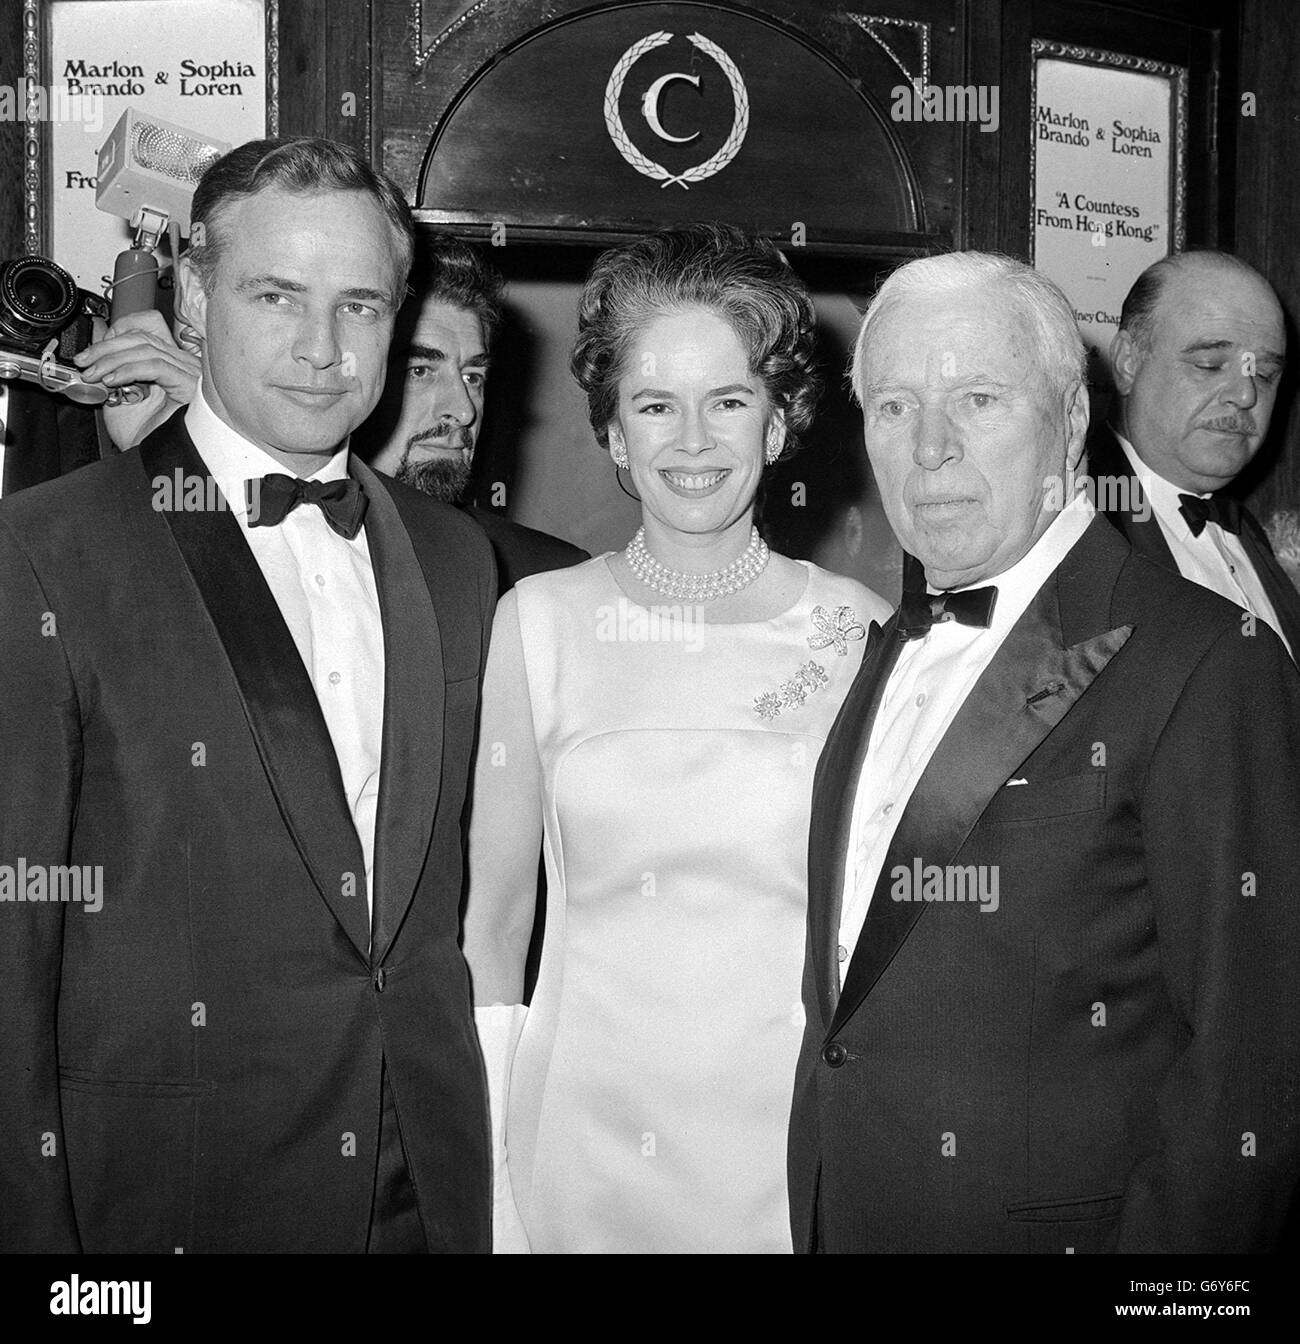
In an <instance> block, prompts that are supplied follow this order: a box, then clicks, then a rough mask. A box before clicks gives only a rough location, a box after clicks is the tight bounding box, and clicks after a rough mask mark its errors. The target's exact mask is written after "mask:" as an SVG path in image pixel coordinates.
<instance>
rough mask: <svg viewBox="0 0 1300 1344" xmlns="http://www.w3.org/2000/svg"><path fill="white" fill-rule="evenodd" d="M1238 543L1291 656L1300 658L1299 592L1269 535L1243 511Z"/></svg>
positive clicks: (1247, 512) (1249, 514)
mask: <svg viewBox="0 0 1300 1344" xmlns="http://www.w3.org/2000/svg"><path fill="white" fill-rule="evenodd" d="M1241 544H1242V547H1243V549H1244V550H1245V552H1246V554H1247V555H1248V556H1250V562H1251V564H1252V565H1254V566H1255V573H1256V574H1258V575H1259V581H1260V583H1261V584H1263V586H1264V591H1265V592H1266V593H1267V594H1268V600H1269V601H1270V602H1271V603H1272V604H1273V610H1274V611H1275V612H1277V619H1278V621H1279V622H1280V623H1281V626H1282V632H1283V634H1285V635H1286V637H1287V642H1288V643H1289V644H1290V645H1291V654H1292V657H1293V658H1298V659H1300V592H1297V591H1296V587H1295V584H1293V583H1292V582H1291V580H1290V579H1289V578H1288V577H1287V572H1286V570H1284V569H1283V568H1282V566H1281V564H1280V563H1279V561H1278V558H1277V556H1275V555H1274V554H1273V548H1272V547H1271V546H1270V545H1269V544H1268V534H1267V533H1266V532H1265V531H1264V529H1263V528H1262V527H1261V526H1260V524H1259V523H1258V522H1257V521H1256V519H1255V517H1254V515H1253V514H1252V513H1250V512H1249V511H1248V510H1247V509H1245V508H1243V509H1242V511H1241Z"/></svg>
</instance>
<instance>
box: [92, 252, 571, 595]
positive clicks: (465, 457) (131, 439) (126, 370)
mask: <svg viewBox="0 0 1300 1344" xmlns="http://www.w3.org/2000/svg"><path fill="white" fill-rule="evenodd" d="M503 284H504V282H503V280H502V277H501V275H500V273H499V272H497V271H496V269H495V268H493V267H491V266H489V265H488V264H487V263H486V262H485V261H484V260H483V258H482V256H481V255H480V254H479V253H478V252H477V251H476V250H475V249H474V248H472V247H470V246H469V245H468V244H467V243H463V242H461V241H460V240H459V239H458V238H453V237H452V236H451V235H450V234H445V233H427V232H425V231H423V230H422V231H420V232H419V233H418V234H417V236H416V241H415V257H414V264H413V266H412V269H411V279H410V285H409V287H408V288H409V291H410V297H409V298H408V299H407V301H406V303H405V304H404V305H403V306H402V309H401V311H400V312H399V313H398V315H397V321H396V324H395V326H394V330H393V341H392V345H391V347H390V350H389V372H388V380H387V382H386V384H385V386H384V393H383V396H382V397H381V398H380V401H379V405H378V406H377V407H376V409H375V411H374V413H373V414H372V415H371V416H370V417H369V418H368V419H367V420H366V423H365V424H364V425H363V426H362V427H361V428H360V429H359V430H358V431H357V433H356V435H355V436H354V442H353V450H354V451H355V452H356V453H358V454H359V455H360V456H361V457H363V458H364V459H365V460H366V461H367V462H368V463H369V464H370V465H371V466H372V467H374V468H375V470H377V471H383V472H386V473H387V474H388V475H390V476H394V477H396V478H397V480H399V481H402V482H403V483H405V484H406V485H412V486H414V487H415V488H416V489H417V490H420V491H423V492H424V493H425V494H427V495H431V496H432V497H433V498H434V499H439V500H442V501H443V503H446V504H456V505H460V506H462V507H463V508H464V511H465V512H466V513H467V514H468V515H469V516H470V517H471V518H472V519H473V520H474V521H475V522H476V523H477V524H478V525H479V527H481V528H482V529H483V531H484V532H486V533H487V535H488V540H489V541H490V542H491V543H492V551H493V555H494V556H495V558H496V563H497V584H498V588H499V590H500V592H503V593H504V592H506V591H508V590H509V589H511V588H513V587H514V586H515V584H516V583H517V582H518V580H520V579H522V578H524V577H525V576H526V575H529V574H537V573H541V572H542V571H544V570H551V569H564V568H566V567H567V566H569V565H576V564H578V563H580V562H581V561H583V560H586V559H588V558H589V557H588V555H587V552H586V551H583V550H580V549H579V548H578V547H577V546H572V545H570V544H569V543H568V542H567V541H562V540H560V538H559V537H553V536H551V535H549V534H548V533H546V532H539V531H537V530H536V529H535V528H531V527H523V526H522V525H521V524H519V523H515V522H512V521H511V520H510V519H509V518H506V517H504V516H503V515H502V514H499V513H494V512H492V511H491V510H489V509H481V508H478V507H476V506H475V505H472V504H465V503H464V495H465V491H466V489H467V487H468V485H469V480H470V469H471V465H472V463H473V459H474V449H475V446H476V445H477V443H478V436H479V431H480V430H481V429H482V428H483V399H484V393H485V391H486V387H487V379H488V373H489V370H490V368H491V358H492V348H493V346H494V345H495V343H496V337H497V332H498V330H499V328H500V326H501V320H502V303H501V292H502V289H503ZM182 320H183V314H182ZM77 363H78V364H79V365H81V366H82V368H83V371H84V372H85V373H86V375H87V376H88V377H89V378H90V379H92V380H93V381H98V380H99V379H101V378H103V377H104V376H105V375H106V374H107V375H109V376H110V378H111V379H112V381H115V382H119V383H120V382H134V383H137V384H142V385H145V386H148V387H150V388H151V393H150V397H149V400H148V401H147V402H144V403H139V404H137V405H124V406H119V407H115V408H112V409H109V410H107V411H105V413H104V417H105V421H106V423H107V425H108V428H109V432H110V433H111V434H112V436H113V440H114V442H115V443H116V444H117V446H118V447H119V448H123V449H125V448H130V447H133V446H134V445H135V444H136V443H137V442H139V440H140V439H141V438H143V437H144V429H145V427H146V426H147V425H149V424H150V423H151V422H153V423H156V422H157V420H158V419H159V418H161V417H163V416H165V415H166V414H167V413H168V408H169V407H170V406H173V405H185V404H188V402H189V400H190V398H191V397H192V396H193V395H194V388H195V387H196V386H197V379H198V361H197V359H196V358H195V356H194V355H192V354H190V353H188V352H187V351H185V350H184V349H182V348H180V347H179V346H178V345H177V344H176V342H175V341H174V340H173V339H172V335H171V332H170V331H169V330H168V328H167V325H166V323H165V322H164V321H163V319H162V317H161V315H160V314H158V313H144V314H138V315H133V316H131V317H129V318H127V319H125V321H124V323H123V324H122V325H121V326H120V327H119V328H118V329H117V331H116V334H115V335H113V336H111V337H109V338H108V339H107V340H104V341H101V342H99V343H97V344H96V345H93V346H91V347H90V348H88V349H87V350H86V351H84V352H83V353H82V355H80V356H79V357H78V358H77Z"/></svg>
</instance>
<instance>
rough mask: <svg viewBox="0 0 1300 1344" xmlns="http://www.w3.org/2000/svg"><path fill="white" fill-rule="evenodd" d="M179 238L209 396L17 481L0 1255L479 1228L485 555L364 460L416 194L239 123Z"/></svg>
mask: <svg viewBox="0 0 1300 1344" xmlns="http://www.w3.org/2000/svg"><path fill="white" fill-rule="evenodd" d="M194 220H195V223H196V225H197V226H198V228H199V229H200V233H199V235H198V237H197V238H196V239H195V241H196V243H198V246H197V247H196V248H195V249H194V250H193V251H192V252H191V254H190V255H189V256H188V257H187V259H186V260H185V262H183V264H182V268H181V286H182V296H183V299H184V301H185V304H186V308H187V311H188V312H189V313H190V314H191V316H192V319H193V320H194V321H195V323H196V324H197V327H198V329H199V331H200V334H201V336H202V337H203V341H204V344H203V360H202V384H201V394H200V395H198V396H196V397H195V398H194V400H193V402H192V403H191V404H190V406H189V407H188V408H187V409H186V410H185V411H184V412H179V413H177V414H176V415H175V416H173V417H172V418H171V419H169V420H167V421H166V423H164V424H163V425H162V426H161V427H160V428H159V429H157V430H155V431H154V432H153V433H152V434H151V435H150V436H149V437H148V438H147V439H146V440H145V442H144V443H143V444H142V445H141V446H140V448H139V450H138V451H135V452H131V453H123V454H121V455H119V456H116V457H114V458H111V459H109V460H106V461H103V462H98V463H95V464H93V465H91V466H88V467H86V468H84V469H82V470H80V471H77V472H74V473H72V474H71V475H69V476H65V477H63V478H61V479H59V480H57V481H52V482H49V483H47V484H44V485H39V486H34V487H33V488H31V489H29V490H25V491H23V492H21V493H19V494H17V495H15V496H14V497H12V498H11V499H6V500H4V501H3V503H0V639H2V640H3V649H2V650H0V755H2V756H3V760H4V768H3V771H2V772H0V923H3V928H2V929H0V1009H2V1011H3V1016H4V1020H5V1022H6V1030H5V1032H4V1037H3V1045H0V1129H2V1130H3V1132H4V1135H5V1144H4V1148H3V1153H2V1154H0V1246H2V1247H3V1248H4V1249H6V1250H28V1251H77V1250H81V1251H87V1252H98V1251H156V1252H163V1253H167V1254H171V1253H174V1252H175V1251H184V1252H195V1251H200V1252H201V1251H352V1252H360V1251H369V1252H423V1251H482V1250H486V1249H487V1247H488V1245H489V1226H488V1225H489V1216H490V1215H489V1202H488V1200H489V1188H490V1170H489V1153H488V1120H487V1109H486V1095H485V1084H484V1077H483V1072H482V1063H481V1059H480V1056H479V1053H478V1049H477V1043H476V1040H475V1035H474V1025H473V1018H472V1014H471V1007H470V999H469V992H468V985H467V972H466V968H465V965H464V962H463V960H462V958H461V955H460V952H459V950H458V947H457V933H458V927H457V925H458V920H457V910H458V903H459V897H460V886H461V853H462V831H461V825H462V812H463V806H464V800H465V792H466V777H467V773H468V768H469V763H470V759H471V746H472V740H473V735H474V718H475V709H476V704H477V698H478V687H479V683H480V677H481V672H482V666H483V662H484V655H485V650H486V643H487V632H488V629H489V626H490V622H491V616H492V610H493V606H494V602H495V584H494V576H493V562H492V558H491V552H490V549H489V547H488V545H487V542H486V541H485V539H484V537H483V535H482V533H481V532H479V531H478V530H477V529H476V528H475V527H474V526H473V525H472V524H471V523H469V522H468V521H467V520H466V519H465V518H464V517H463V516H462V515H460V514H459V513H458V512H457V511H456V510H454V509H450V508H447V507H446V506H444V505H441V504H438V503H436V502H434V501H432V500H430V499H427V498H426V497H424V496H423V495H421V494H420V493H419V492H417V491H414V490H411V489H409V488H408V487H405V486H402V485H400V484H397V483H395V482H391V481H388V480H387V479H385V478H383V477H381V476H379V475H377V474H376V473H374V472H372V471H371V470H369V468H367V467H366V466H365V465H364V464H363V463H361V462H359V461H358V460H357V459H356V458H355V457H353V456H352V455H351V454H350V453H349V450H348V437H349V434H350V433H351V431H352V430H353V429H354V428H355V427H356V426H357V425H358V424H359V423H360V422H361V421H362V420H363V419H364V418H365V417H366V416H367V415H368V414H369V412H370V411H371V409H372V408H373V407H374V405H375V404H376V402H377V400H378V398H379V393H380V389H381V387H382V383H383V378H384V370H385V364H386V358H387V350H388V344H389V340H390V336H391V333H392V324H393V318H394V314H395V313H396V311H397V309H398V306H399V304H400V301H401V296H402V293H403V287H404V284H405V280H406V275H407V271H408V267H409V264H410V258H411V247H412V237H413V226H412V223H411V219H410V215H409V211H408V210H407V208H406V205H405V202H404V201H403V199H402V197H401V195H400V193H399V192H398V191H397V189H396V188H395V187H393V185H392V184H391V183H389V182H388V181H387V180H386V179H384V178H382V177H381V176H379V175H377V174H375V173H374V172H373V171H372V170H371V169H370V168H369V166H368V165H367V164H366V163H365V162H364V160H362V159H361V158H359V157H358V156H357V155H356V154H355V153H354V152H353V151H351V150H349V149H346V148H345V147H343V146H340V145H336V144H333V143H331V142H329V141H324V140H304V141H289V142H276V141H258V142H253V143H251V144H248V145H244V146H241V147H240V148H239V149H237V150H234V151H233V152H231V153H230V154H228V155H227V156H225V157H224V158H223V159H221V160H220V161H219V162H218V163H216V164H214V165H213V166H212V167H211V168H210V169H209V170H208V172H207V173H206V174H205V176H204V178H203V180H202V182H201V183H200V185H199V188H198V190H197V192H196V195H195V199H194ZM60 871H62V872H63V873H65V874H67V873H71V874H72V875H73V876H75V877H76V878H77V879H78V882H79V883H80V887H81V889H82V890H83V891H92V892H93V893H94V896H95V900H94V902H93V904H92V903H90V902H88V901H86V900H84V899H83V900H82V901H81V902H80V904H77V903H75V902H73V901H71V900H69V899H67V895H68V893H69V892H70V891H71V890H72V886H71V885H70V884H71V878H70V877H67V876H64V877H62V878H61V879H58V880H59V881H60V882H61V888H62V892H63V895H64V899H61V900H56V899H55V898H54V896H53V895H52V893H53V891H54V883H55V880H56V875H57V874H58V873H59V872H60ZM6 877H7V878H8V882H7V883H6Z"/></svg>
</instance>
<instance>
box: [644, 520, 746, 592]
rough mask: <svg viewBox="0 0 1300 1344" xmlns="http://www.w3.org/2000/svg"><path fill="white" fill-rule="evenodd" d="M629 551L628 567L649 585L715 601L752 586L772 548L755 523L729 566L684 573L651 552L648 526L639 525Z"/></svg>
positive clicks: (648, 586) (659, 589)
mask: <svg viewBox="0 0 1300 1344" xmlns="http://www.w3.org/2000/svg"><path fill="white" fill-rule="evenodd" d="M625 554H626V556H627V563H628V567H629V568H630V569H631V571H632V573H633V574H635V575H636V576H637V578H638V579H640V580H641V582H642V583H644V584H645V586H646V587H647V588H653V589H654V590H655V592H657V593H662V594H663V595H664V596H665V597H672V598H676V599H677V600H678V601H688V602H712V601H713V600H714V599H715V598H719V597H730V596H731V594H732V593H738V592H740V590H741V589H742V588H748V587H749V585H750V584H751V583H753V582H754V580H755V579H756V578H758V576H759V575H760V574H761V573H762V572H763V571H764V570H765V569H766V568H767V559H768V556H769V555H770V554H771V552H770V551H769V550H768V548H767V543H766V542H765V541H764V540H763V538H762V537H760V536H759V535H758V528H756V527H752V526H751V527H750V529H749V545H748V546H746V547H745V549H744V551H743V552H742V553H741V555H740V557H739V559H736V560H733V561H732V562H731V564H729V565H728V566H727V567H726V569H719V570H715V571H714V572H713V573H712V574H683V573H682V572H681V571H680V570H676V569H667V568H666V567H665V566H663V565H661V564H660V563H659V561H658V560H656V559H655V558H654V556H653V555H651V554H650V551H649V549H648V548H647V547H646V544H645V528H644V527H639V528H637V533H636V536H634V537H633V538H632V541H631V543H630V544H629V545H628V548H627V550H626V552H625Z"/></svg>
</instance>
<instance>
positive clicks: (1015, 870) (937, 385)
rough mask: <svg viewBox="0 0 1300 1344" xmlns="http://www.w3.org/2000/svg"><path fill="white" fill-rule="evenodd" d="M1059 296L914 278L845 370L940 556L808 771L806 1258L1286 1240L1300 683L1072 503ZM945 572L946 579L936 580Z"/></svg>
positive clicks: (926, 553)
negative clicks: (1066, 485) (1065, 486)
mask: <svg viewBox="0 0 1300 1344" xmlns="http://www.w3.org/2000/svg"><path fill="white" fill-rule="evenodd" d="M1083 367H1084V365H1083V348H1082V344H1081V342H1080V340H1079V336H1078V333H1077V331H1076V329H1075V325H1074V322H1073V319H1072V315H1071V310H1070V307H1069V304H1068V302H1067V301H1066V300H1065V298H1064V296H1063V295H1062V294H1061V293H1060V291H1059V290H1057V289H1056V287H1055V286H1054V285H1052V284H1051V282H1050V281H1047V280H1046V279H1044V278H1043V277H1041V276H1039V275H1037V274H1036V273H1035V272H1034V271H1032V270H1030V268H1028V267H1027V266H1024V265H1022V264H1021V263H1019V262H1015V261H1012V260H1010V259H1007V258H1002V257H993V256H987V255H982V254H979V253H958V254H953V255H949V256H943V257H933V258H927V259H924V260H920V261H915V262H911V263H909V264H908V265H906V266H904V267H902V268H901V269H900V270H898V271H897V272H895V273H894V274H893V275H892V276H891V277H890V278H889V280H888V281H887V282H886V283H885V285H884V286H883V287H882V288H881V290H880V292H879V294H878V295H877V297H876V298H875V300H874V301H873V303H872V305H871V307H870V308H869V310H868V312H867V315H866V317H865V319H864V322H863V325H862V329H861V332H860V335H859V338H858V341H857V345H856V348H855V355H854V369H853V378H854V387H855V391H856V393H857V395H858V397H859V399H860V400H861V402H862V406H863V415H864V424H865V437H866V446H867V451H868V454H869V456H870V459H871V463H872V466H873V468H874V471H875V475H876V479H877V482H878V483H879V486H880V489H881V493H882V496H883V499H884V505H885V509H886V511H887V513H888V516H889V518H890V521H891V524H892V526H893V528H894V530H895V532H896V533H897V535H898V538H899V540H900V542H901V543H902V545H903V548H904V550H905V551H906V552H908V553H910V555H911V556H913V557H915V559H916V560H917V561H919V563H920V565H921V566H923V568H924V575H923V579H921V581H920V582H919V583H918V584H915V585H912V586H908V585H905V592H904V598H903V602H902V605H901V607H900V609H899V611H898V612H896V613H895V615H894V616H893V617H892V618H891V619H890V620H889V621H888V622H887V623H886V625H885V627H884V629H883V630H882V629H880V628H878V627H873V629H872V630H871V632H870V645H869V648H868V650H867V652H866V655H865V659H864V662H863V666H862V670H861V672H860V674H859V676H858V678H857V680H856V682H855V684H854V686H853V687H852V689H851V690H850V692H849V695H848V697H847V699H846V702H845V704H844V707H843V709H842V711H841V713H840V715H839V718H838V720H837V722H836V724H835V727H834V729H833V731H832V733H831V736H830V739H829V740H828V742H827V744H826V748H825V750H824V752H823V754H822V757H821V760H820V762H819V765H818V770H817V776H816V781H815V786H814V787H815V793H814V801H813V821H812V830H811V836H810V845H809V881H810V906H809V929H808V957H807V965H806V971H805V1010H806V1014H807V1027H806V1033H805V1039H804V1045H803V1050H802V1054H801V1058H800V1062H799V1068H798V1075H797V1080H796V1085H795V1099H794V1110H793V1116H792V1120H791V1134H790V1185H791V1212H792V1220H793V1226H794V1239H795V1245H796V1248H799V1249H803V1250H820V1251H827V1252H842V1251H854V1252H856V1251H885V1252H888V1251H911V1252H942V1251H969V1252H990V1251H1003V1252H1029V1251H1036V1252H1050V1253H1057V1254H1066V1253H1070V1252H1075V1253H1084V1252H1089V1251H1094V1252H1108V1251H1211V1250H1235V1251H1249V1250H1264V1249H1267V1248H1268V1247H1270V1246H1271V1245H1272V1244H1273V1243H1274V1241H1275V1239H1276V1238H1277V1236H1278V1233H1279V1228H1280V1226H1281V1224H1282V1221H1283V1219H1284V1217H1285V1214H1286V1210H1287V1205H1288V1201H1289V1198H1290V1196H1291V1193H1292V1189H1293V1187H1294V1185H1295V1182H1296V1177H1297V1167H1298V1165H1300V1130H1298V1129H1297V1127H1296V1125H1295V1098H1296V1095H1297V1093H1296V1088H1297V1080H1298V1079H1300V995H1298V994H1297V993H1296V989H1295V986H1296V983H1297V970H1298V967H1297V954H1296V950H1295V949H1296V948H1297V946H1300V899H1297V897H1298V896H1300V675H1298V674H1297V672H1296V669H1295V667H1294V665H1293V664H1292V663H1291V661H1290V659H1289V658H1288V657H1287V655H1286V652H1285V650H1284V649H1283V647H1282V645H1281V643H1280V641H1279V640H1278V639H1277V637H1276V635H1275V634H1274V633H1273V631H1272V630H1271V629H1270V628H1269V627H1268V626H1267V625H1266V624H1264V623H1262V622H1260V623H1258V624H1256V623H1253V622H1248V620H1247V618H1246V614H1245V613H1243V612H1242V611H1241V610H1240V609H1238V608H1237V607H1234V606H1232V605H1231V604H1230V603H1228V602H1225V601H1224V600H1223V599H1222V598H1220V597H1218V596H1216V595H1215V594H1212V593H1209V592H1207V591H1206V590H1205V589H1203V588H1199V587H1197V586H1196V585H1194V584H1191V583H1188V582H1187V581H1186V580H1184V579H1182V578H1180V577H1178V576H1177V575H1174V574H1171V573H1169V572H1168V571H1167V570H1164V569H1162V568H1160V567H1159V566H1157V565H1154V564H1152V563H1151V562H1150V561H1148V560H1146V559H1144V558H1143V557H1141V556H1139V555H1137V554H1135V553H1134V551H1133V549H1132V548H1131V547H1130V546H1129V544H1128V543H1127V542H1126V541H1125V540H1124V539H1123V538H1122V537H1121V536H1120V535H1119V534H1118V533H1117V532H1116V531H1115V530H1114V529H1113V528H1112V527H1110V526H1109V524H1107V523H1106V522H1105V520H1104V519H1102V518H1099V517H1098V516H1097V515H1096V514H1095V513H1094V510H1093V507H1092V504H1091V502H1090V500H1089V499H1088V497H1087V495H1086V493H1085V492H1081V491H1080V492H1077V493H1075V494H1074V495H1073V496H1072V497H1071V498H1070V499H1069V501H1068V503H1067V504H1066V506H1065V507H1063V508H1062V507H1060V500H1061V498H1062V483H1063V482H1064V481H1066V480H1069V479H1070V478H1071V477H1072V476H1073V473H1074V471H1075V469H1076V467H1077V465H1078V462H1079V458H1080V455H1081V453H1082V450H1083V441H1084V434H1085V430H1086V427H1087V416H1088V412H1087V395H1086V390H1085V388H1084V384H1083ZM918 577H919V576H918Z"/></svg>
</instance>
